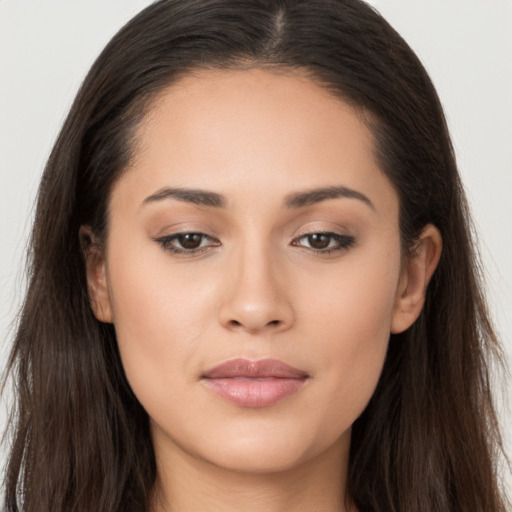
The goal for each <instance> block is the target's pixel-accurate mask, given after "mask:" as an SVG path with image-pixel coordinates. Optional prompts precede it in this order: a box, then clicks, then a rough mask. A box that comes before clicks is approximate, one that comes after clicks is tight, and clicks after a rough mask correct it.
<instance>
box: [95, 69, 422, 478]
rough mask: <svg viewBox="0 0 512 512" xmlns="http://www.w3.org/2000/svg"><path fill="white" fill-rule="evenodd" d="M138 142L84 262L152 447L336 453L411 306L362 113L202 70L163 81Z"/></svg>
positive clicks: (220, 461) (248, 463) (210, 455)
mask: <svg viewBox="0 0 512 512" xmlns="http://www.w3.org/2000/svg"><path fill="white" fill-rule="evenodd" d="M137 148H138V149H137V152H136V157H135V159H134V162H133V165H132V166H130V168H129V169H127V170H126V172H125V173H124V174H123V175H122V176H121V178H120V179H119V180H118V182H117V183H116V184H115V186H114V189H113V192H112V196H111V201H110V212H109V230H108V236H107V240H106V245H105V247H106V248H105V251H104V252H103V253H102V254H101V255H100V256H99V257H95V258H92V259H91V262H90V263H89V264H88V276H89V285H90V291H91V296H92V302H93V308H94V310H95V313H96V315H97V317H98V318H99V319H100V320H102V321H106V322H113V323H114V326H115V330H116V333H117V338H118V343H119V348H120V353H121V357H122V362H123V365H124V368H125V372H126V375H127V378H128V380H129V383H130V385H131V386H132V388H133V391H134V393H135V394H136V396H137V397H138V399H139V400H140V402H141V404H142V405H143V407H144V408H145V409H146V411H147V412H148V414H149V417H150V421H151V428H152V434H153V441H154V445H155V452H156V454H157V457H158V456H159V454H164V453H165V454H169V455H170V454H174V456H176V454H180V453H181V454H188V455H192V456H193V457H195V459H197V460H202V461H208V462H211V463H213V464H215V465H216V466H220V467H224V468H231V469H236V470H240V471H277V470H280V469H286V468H290V467H293V466H294V465H298V464H300V463H302V462H305V461H308V460H312V459H313V458H314V457H319V456H321V455H322V454H324V453H328V452H333V451H337V452H339V453H346V451H347V447H348V445H349V441H350V429H351V425H352V423H353V422H354V420H355V419H356V418H357V417H358V416H359V415H360V414H361V412H362V411H363V409H364V408H365V406H366V404H367V403H368V401H369V399H370V397H371V395H372V393H373V391H374V389H375V387H376V384H377V381H378V379H379V375H380V372H381V369H382V366H383V362H384V358H385V354H386V349H387V345H388V338H389V335H390V332H391V331H398V330H402V329H403V328H405V327H407V326H408V325H410V323H411V322H412V321H413V317H415V315H416V314H417V313H418V312H419V309H418V308H416V310H414V311H413V312H412V313H411V311H409V316H407V314H406V310H407V307H406V306H405V305H404V304H405V303H404V297H408V294H409V293H410V291H411V286H412V285H411V282H413V281H414V280H412V279H411V278H410V276H409V275H408V270H407V269H408V268H410V267H408V265H407V264H404V262H403V261H402V258H401V252H400V236H399V230H398V199H397V195H396V193H395V191H394V188H393V186H392V185H391V184H390V182H389V180H388V179H387V178H386V176H385V175H384V174H383V173H382V172H381V170H380V169H379V167H378V166H377V164H376V161H375V158H374V153H373V142H372V137H371V134H370V132H369V130H368V129H367V127H366V126H365V124H364V122H363V120H362V119H361V117H360V114H358V113H357V112H356V111H355V110H353V109H352V108H351V107H350V106H348V105H347V104H345V103H343V102H341V101H340V100H337V99H335V98H333V97H332V96H330V95H329V94H328V93H327V92H326V91H324V90H323V89H322V88H321V87H319V86H318V85H316V84H315V83H313V82H311V81H309V80H308V79H307V78H305V77H300V76H285V75H282V74H280V75H278V74H271V73H269V72H265V71H261V70H250V71H208V72H204V73H203V74H201V75H194V76H190V77H188V78H185V79H183V80H182V81H180V82H179V83H178V84H175V85H173V86H171V87H169V88H168V89H167V90H166V91H165V92H164V93H163V94H161V96H160V97H159V99H158V101H157V102H155V104H154V107H153V109H152V111H151V113H150V114H149V115H148V117H147V119H146V120H145V122H144V123H143V124H142V125H141V126H140V128H139V131H138V145H137ZM423 281H424V280H423Z"/></svg>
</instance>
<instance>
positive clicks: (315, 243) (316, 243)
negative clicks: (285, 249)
mask: <svg viewBox="0 0 512 512" xmlns="http://www.w3.org/2000/svg"><path fill="white" fill-rule="evenodd" d="M354 243H355V238H354V237H353V236H350V235H340V234H338V233H308V234H306V235H302V236H300V237H299V238H296V239H295V240H293V242H292V245H294V246H298V247H304V248H305V249H310V250H312V251H314V252H317V253H326V254H329V253H331V252H332V251H342V250H345V249H348V248H349V247H351V246H352V245H354Z"/></svg>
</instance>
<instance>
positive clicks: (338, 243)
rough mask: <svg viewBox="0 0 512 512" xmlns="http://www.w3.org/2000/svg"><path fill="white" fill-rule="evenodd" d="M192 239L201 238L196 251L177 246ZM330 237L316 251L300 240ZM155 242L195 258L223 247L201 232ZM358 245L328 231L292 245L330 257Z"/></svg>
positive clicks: (351, 240)
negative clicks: (185, 240) (180, 241)
mask: <svg viewBox="0 0 512 512" xmlns="http://www.w3.org/2000/svg"><path fill="white" fill-rule="evenodd" d="M187 236H188V237H191V236H197V237H201V242H200V243H201V245H200V246H199V247H197V248H195V249H186V248H184V247H177V246H176V245H175V244H176V242H178V241H179V239H180V238H181V237H187ZM314 236H317V237H328V238H329V240H328V245H327V247H326V248H324V249H315V248H314V247H307V246H304V245H302V244H300V243H299V241H300V240H308V239H309V240H308V241H309V243H310V244H311V237H314ZM154 240H155V242H157V243H158V244H159V245H160V246H161V247H162V248H163V249H164V250H166V251H169V252H171V253H173V254H180V255H185V256H195V255H198V254H201V253H203V252H204V251H206V250H208V249H209V248H210V247H218V246H220V245H221V243H220V241H219V240H217V239H216V238H213V237H211V236H209V235H207V234H205V233H200V232H184V233H176V234H173V235H168V236H164V237H161V238H155V239H154ZM333 241H334V242H335V245H334V246H331V244H332V242H333ZM203 242H206V245H202V244H203ZM355 243H356V239H355V238H354V237H353V236H350V235H340V234H338V233H331V232H327V231H320V232H313V233H307V234H305V235H301V236H299V237H297V238H295V239H294V240H293V241H292V243H291V245H293V246H295V247H301V248H302V249H305V250H307V251H309V252H313V253H314V254H319V255H328V254H332V253H333V252H341V251H346V250H348V249H350V248H351V247H352V246H353V245H354V244H355Z"/></svg>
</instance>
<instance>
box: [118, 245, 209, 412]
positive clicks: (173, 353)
mask: <svg viewBox="0 0 512 512" xmlns="http://www.w3.org/2000/svg"><path fill="white" fill-rule="evenodd" d="M154 254H155V251H151V250H149V251H144V250H140V249H139V248H137V247H136V246H134V247H132V248H131V250H127V251H123V253H119V252H118V253H113V254H112V257H111V261H115V266H112V267H111V268H110V269H109V277H110V279H109V281H110V286H111V290H112V304H113V311H114V325H115V329H116V335H117V340H118V345H119V350H120V354H121V358H122V362H123V366H124V369H125V373H126V375H127V378H128V381H129V383H130V385H131V386H132V388H133V390H134V392H135V393H136V395H137V396H138V398H139V400H140V401H141V402H142V403H143V404H145V403H146V402H147V401H148V400H149V401H150V402H151V401H152V400H154V399H155V398H156V397H157V395H158V392H162V390H165V389H171V386H172V387H173V388H175V389H176V388H180V387H181V386H184V385H185V384H186V381H187V378H191V376H190V375H186V374H185V373H184V371H183V369H184V368H190V365H191V361H192V362H193V361H194V355H195V354H196V352H197V350H199V347H200V338H201V336H202V335H203V334H204V331H205V329H207V324H208V323H209V322H210V321H211V318H212V317H213V315H214V310H213V306H214V304H213V303H212V301H211V300H209V299H210V297H211V295H212V291H211V290H210V286H211V285H210V284H209V282H208V281H204V280H194V279H184V278H183V272H180V270H179V269H178V270H177V271H176V270H173V271H172V272H171V271H170V266H169V265H168V264H166V263H167V262H166V261H165V255H164V258H162V257H161V255H158V253H156V254H157V255H158V256H159V257H157V258H155V257H154ZM141 262H143V265H141Z"/></svg>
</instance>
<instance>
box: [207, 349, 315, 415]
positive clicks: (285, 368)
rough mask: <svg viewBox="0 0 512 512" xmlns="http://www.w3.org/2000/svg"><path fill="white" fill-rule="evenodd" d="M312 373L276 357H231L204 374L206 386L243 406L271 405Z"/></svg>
mask: <svg viewBox="0 0 512 512" xmlns="http://www.w3.org/2000/svg"><path fill="white" fill-rule="evenodd" d="M308 378H309V375H308V374H307V373H306V372H304V371H302V370H299V369H298V368H294V367H293V366H290V365H288V364H286V363H283V362H282V361H279V360H277V359H262V360H259V361H249V360H247V359H231V360H229V361H226V362H224V363H221V364H220V365H217V366H215V367H213V368H211V369H210V370H208V371H207V372H205V373H204V374H203V375H202V379H201V380H202V382H203V383H204V384H205V386H206V387H207V388H208V389H209V390H211V391H213V392H214V393H215V394H216V395H218V396H220V397H221V398H223V399H225V400H227V401H230V402H232V403H234V404H236V405H239V406H241V407H254V408H260V407H268V406H270V405H273V404H275V403H276V402H278V401H280V400H282V399H284V398H286V397H288V396H290V395H292V394H293V393H296V392H297V391H299V390H300V389H301V388H302V387H303V386H304V384H305V383H306V381H307V380H308Z"/></svg>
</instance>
